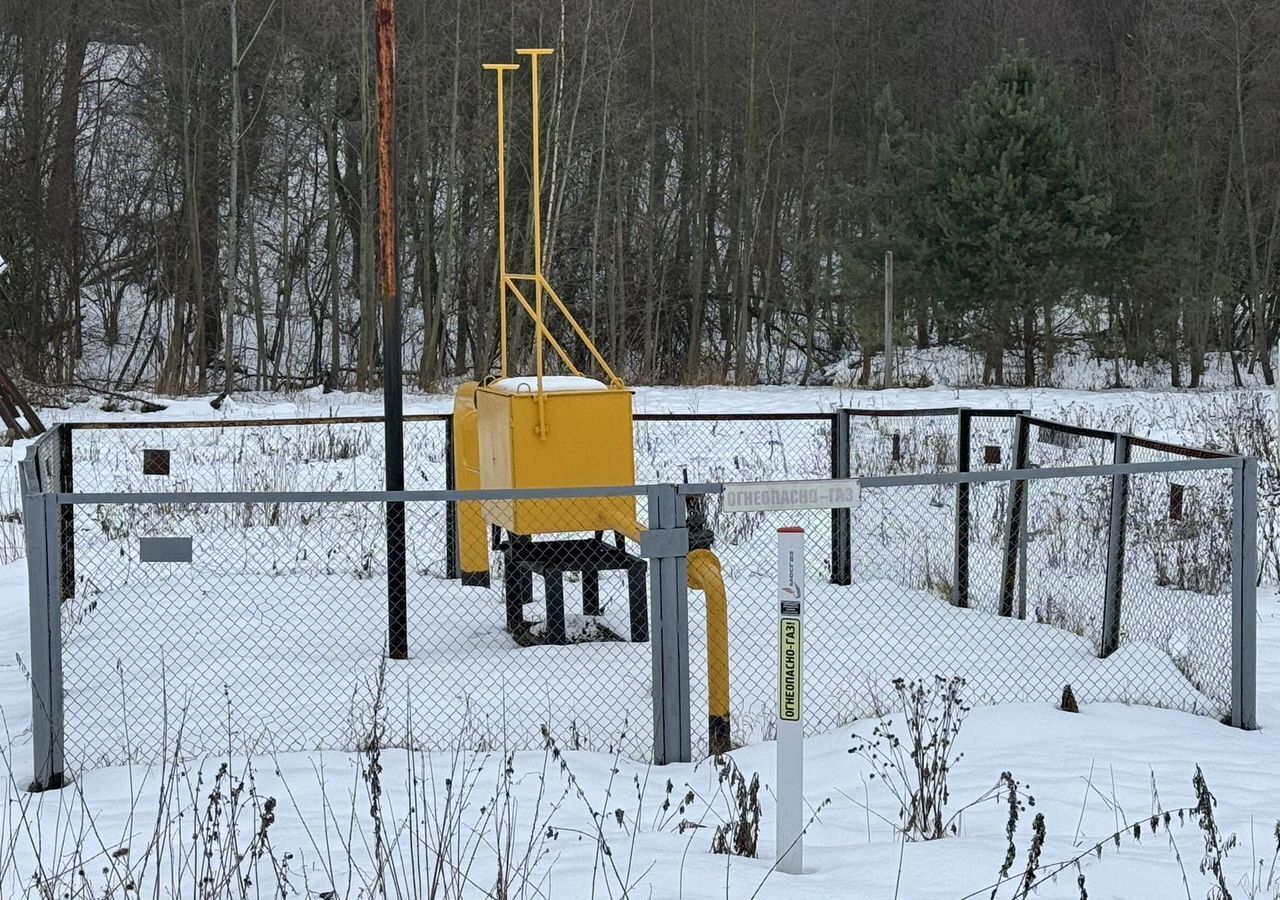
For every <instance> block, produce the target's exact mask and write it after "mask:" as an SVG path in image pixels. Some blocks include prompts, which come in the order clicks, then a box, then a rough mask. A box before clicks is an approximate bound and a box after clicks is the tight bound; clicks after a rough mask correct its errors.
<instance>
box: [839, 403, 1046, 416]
mask: <svg viewBox="0 0 1280 900" xmlns="http://www.w3.org/2000/svg"><path fill="white" fill-rule="evenodd" d="M840 411H841V412H843V413H847V414H848V415H850V416H858V417H859V418H865V419H875V418H886V419H894V418H901V419H909V418H912V417H920V418H925V417H928V416H958V415H960V413H966V414H968V415H969V416H975V417H978V418H991V419H999V418H1007V419H1012V418H1014V417H1015V416H1021V415H1026V412H1027V411H1026V410H1025V409H1021V408H1015V407H1005V406H994V407H983V406H921V407H916V408H907V409H876V408H874V407H865V406H858V407H854V406H843V407H841V408H840Z"/></svg>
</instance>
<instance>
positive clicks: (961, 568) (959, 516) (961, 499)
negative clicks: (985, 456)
mask: <svg viewBox="0 0 1280 900" xmlns="http://www.w3.org/2000/svg"><path fill="white" fill-rule="evenodd" d="M971 419H972V414H971V413H970V412H969V410H967V409H961V410H959V411H958V412H957V414H956V427H957V435H956V471H957V472H968V471H969V464H970V462H969V457H970V443H971V427H972V422H971ZM955 534H956V545H955V563H954V565H953V567H952V579H951V603H952V605H954V606H959V607H961V608H968V606H969V482H967V481H957V482H956V533H955Z"/></svg>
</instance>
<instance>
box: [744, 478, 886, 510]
mask: <svg viewBox="0 0 1280 900" xmlns="http://www.w3.org/2000/svg"><path fill="white" fill-rule="evenodd" d="M861 499H862V498H861V491H860V490H859V486H858V482H857V481H853V480H833V481H752V482H744V483H741V484H726V485H725V486H724V493H723V494H721V496H720V509H721V511H722V512H727V513H737V512H773V511H783V510H792V509H853V508H855V507H857V505H858V504H859V502H861Z"/></svg>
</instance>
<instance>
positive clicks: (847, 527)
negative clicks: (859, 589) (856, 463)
mask: <svg viewBox="0 0 1280 900" xmlns="http://www.w3.org/2000/svg"><path fill="white" fill-rule="evenodd" d="M849 457H850V447H849V410H847V409H844V408H843V407H841V408H840V409H837V410H836V412H835V415H834V417H833V418H832V420H831V477H832V478H833V479H843V478H849V477H850V475H851V467H850V464H849ZM852 523H853V515H852V512H851V511H850V510H849V509H847V508H845V509H833V510H831V583H832V584H841V585H844V584H852V583H853V546H852V540H853V524H852Z"/></svg>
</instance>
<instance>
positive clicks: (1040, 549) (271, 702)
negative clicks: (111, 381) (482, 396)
mask: <svg viewBox="0 0 1280 900" xmlns="http://www.w3.org/2000/svg"><path fill="white" fill-rule="evenodd" d="M872 420H874V421H872ZM886 422H888V423H889V425H887V426H886V425H885V423H886ZM908 423H909V426H910V427H905V426H907V425H908ZM318 427H320V428H321V429H327V428H329V427H330V426H328V425H325V426H318ZM335 427H338V428H340V427H345V426H335ZM356 427H360V428H364V427H367V425H366V423H358V425H357V426H356ZM373 427H376V425H375V426H373ZM431 427H433V428H436V429H438V433H439V435H440V439H439V444H438V445H436V444H432V445H431V448H430V449H429V451H428V453H430V454H437V453H438V455H439V457H440V458H439V460H437V465H438V466H439V467H440V468H445V463H444V461H445V460H447V459H448V458H449V457H448V430H447V429H446V428H445V427H444V426H443V423H441V422H438V421H436V422H433V423H432V425H431ZM1068 430H1069V432H1071V433H1074V432H1080V431H1082V430H1081V429H1075V428H1074V427H1073V426H1071V427H1068ZM1054 431H1056V426H1055V423H1046V422H1043V421H1041V420H1034V419H1031V418H1029V417H1026V416H1022V415H1019V414H1017V412H1016V411H1013V412H1009V413H1006V412H1004V411H997V412H996V413H994V414H990V415H983V414H980V413H977V412H970V411H964V412H960V411H954V410H949V411H942V412H937V413H935V414H932V415H927V416H918V417H904V416H888V415H885V414H884V413H883V412H881V413H879V414H877V415H876V416H861V417H859V416H852V415H849V414H848V412H847V411H841V412H840V413H837V414H833V415H830V416H827V415H825V414H823V415H814V416H808V415H806V416H797V417H791V418H784V419H779V420H777V421H768V420H757V419H754V418H724V417H696V418H690V419H679V420H674V421H665V420H662V419H658V418H653V417H646V418H643V419H639V420H638V421H637V423H636V435H637V439H636V453H637V470H638V478H639V480H642V481H650V480H655V481H656V480H657V479H663V480H665V481H666V482H667V483H662V484H659V483H654V484H650V485H647V486H640V487H617V488H599V489H578V490H576V491H571V490H567V489H558V490H546V491H534V492H528V491H526V492H505V493H504V492H494V491H490V492H480V493H474V492H471V493H465V492H457V491H451V490H444V489H435V488H434V487H433V488H432V489H418V490H410V491H408V492H405V493H401V494H386V493H382V492H379V491H376V490H360V489H356V487H355V486H356V485H357V484H360V483H361V482H359V481H356V480H355V479H354V476H353V478H352V480H349V481H345V482H343V484H342V489H341V490H333V489H331V488H330V487H328V486H327V485H326V484H325V483H324V482H315V481H306V482H305V483H306V484H307V485H308V486H307V487H306V488H303V487H301V486H300V485H301V484H302V483H303V482H298V481H295V482H292V483H289V484H287V485H285V487H287V488H288V489H287V490H282V489H278V488H277V487H267V488H263V487H261V486H256V485H254V486H250V485H246V484H244V483H236V482H234V481H233V482H231V483H230V484H228V483H227V482H208V483H209V484H217V485H218V486H219V490H218V491H211V490H208V489H206V490H198V491H195V492H191V491H190V490H188V489H187V485H185V484H181V483H179V484H169V485H166V487H165V488H164V489H163V490H157V489H156V488H155V487H153V486H151V484H152V483H151V482H146V481H144V482H142V483H141V485H135V484H134V483H133V482H130V481H124V482H121V483H119V484H112V483H110V482H109V481H107V480H105V477H104V476H98V477H103V480H101V481H99V482H96V483H95V487H96V489H92V490H91V489H89V488H86V487H84V486H82V485H81V484H80V483H77V484H76V485H75V489H74V490H71V489H69V486H68V479H67V478H66V470H65V468H62V467H60V463H62V462H63V461H64V460H65V453H66V450H65V448H66V446H67V444H66V440H65V437H63V436H61V435H59V434H58V433H57V431H55V432H53V433H51V434H50V436H49V437H48V438H46V439H42V440H41V441H39V442H37V443H36V444H35V447H34V450H33V453H32V456H31V457H30V458H29V459H28V461H27V462H26V463H24V466H23V470H22V475H23V483H24V513H25V516H24V520H25V524H26V530H27V540H28V548H29V564H30V567H31V569H30V570H31V575H32V578H31V585H32V587H31V601H32V607H31V616H32V637H33V654H32V682H33V695H34V698H35V722H34V723H33V735H34V744H35V747H34V749H35V752H36V759H37V772H38V775H39V773H44V777H43V781H44V783H50V782H51V781H53V780H56V779H55V778H54V773H61V772H62V771H63V770H64V767H67V768H70V769H78V768H83V767H86V766H97V765H104V764H112V763H119V762H122V761H126V760H154V759H157V758H159V757H161V756H163V755H165V754H169V753H173V752H175V751H178V750H180V751H181V752H184V753H188V754H198V753H209V752H223V753H225V752H228V751H229V750H230V751H236V752H254V751H284V750H304V749H323V748H345V749H352V748H358V747H360V746H363V745H366V744H367V743H368V742H369V741H371V740H378V741H382V742H384V743H387V744H391V745H409V746H417V747H424V748H443V747H452V746H456V745H458V744H459V742H462V743H464V744H466V745H468V746H475V747H509V748H520V747H532V746H540V745H541V741H542V734H543V732H544V731H547V732H549V733H551V734H553V735H554V736H555V737H556V738H557V740H558V741H559V742H560V743H561V744H562V745H563V746H568V747H591V748H600V749H608V748H617V749H619V750H621V751H622V752H624V753H626V754H627V755H629V756H634V757H639V758H651V759H654V760H656V761H658V762H666V761H672V760H676V759H687V758H689V757H690V756H691V755H694V754H700V753H703V754H704V753H706V752H707V751H708V750H709V749H711V744H710V738H709V734H708V720H709V716H710V714H711V713H712V712H713V710H711V709H710V708H709V697H710V695H711V694H712V693H713V691H712V687H713V685H712V682H716V689H717V690H719V689H720V688H721V687H723V684H722V683H721V680H720V679H718V676H717V673H719V672H723V671H724V668H725V667H724V663H723V660H722V658H721V657H722V651H721V650H719V649H716V648H717V647H719V646H720V645H719V644H717V643H716V640H718V638H717V639H713V638H712V632H713V631H716V629H717V628H718V627H719V626H718V624H717V622H716V621H715V617H716V616H720V615H724V617H725V618H726V619H727V641H728V674H729V678H728V680H727V681H728V683H727V688H728V691H729V695H730V697H731V700H730V702H729V710H728V711H729V719H730V722H731V725H730V731H729V736H730V738H731V739H732V740H733V741H735V742H746V741H751V740H759V739H762V738H768V737H769V736H770V735H771V729H772V722H773V721H774V716H775V714H776V678H777V671H776V655H775V653H776V651H775V646H774V642H775V641H776V623H775V619H776V616H777V586H776V583H775V580H774V575H775V564H776V531H777V529H778V528H779V527H782V526H802V527H803V528H804V529H805V531H806V533H807V542H808V543H807V546H808V554H807V559H808V567H809V578H808V584H809V595H810V596H809V598H808V606H807V613H806V615H807V617H808V618H807V624H806V648H807V649H806V667H807V676H806V685H807V687H806V710H807V712H806V727H807V728H808V729H809V730H810V731H815V732H819V731H826V730H830V729H831V728H834V727H837V726H840V725H842V724H845V723H847V722H849V721H852V720H854V719H857V718H861V717H865V716H867V715H873V714H876V713H878V712H881V711H882V710H883V709H884V705H885V703H886V702H887V700H888V698H889V696H890V694H891V690H892V682H893V680H894V679H897V678H903V679H907V680H911V679H920V678H932V677H933V676H934V675H941V676H946V677H950V676H960V677H963V678H965V680H966V683H967V688H966V691H967V696H968V698H969V699H970V700H972V701H973V702H979V703H1000V702H1048V701H1054V702H1056V701H1057V700H1059V698H1060V697H1061V695H1062V692H1063V690H1064V688H1065V687H1066V686H1067V685H1070V687H1071V690H1072V691H1073V693H1074V695H1075V697H1076V699H1077V700H1078V702H1080V703H1090V702H1124V703H1144V704H1152V705H1159V706H1168V707H1173V708H1177V709H1183V710H1187V711H1191V712H1196V713H1201V714H1205V715H1210V716H1213V717H1216V718H1221V719H1225V720H1228V721H1231V722H1232V723H1234V724H1237V725H1244V726H1246V727H1247V726H1251V725H1252V724H1253V707H1252V690H1253V688H1252V673H1253V658H1252V653H1253V638H1252V627H1253V622H1252V598H1253V586H1254V580H1253V575H1252V573H1253V571H1254V566H1255V560H1254V556H1253V554H1254V550H1253V547H1254V531H1255V526H1254V519H1253V515H1252V510H1253V509H1254V506H1255V505H1256V504H1255V501H1254V500H1253V499H1252V497H1253V491H1254V490H1255V488H1254V484H1255V482H1256V467H1255V464H1254V462H1253V461H1252V460H1248V459H1242V458H1238V457H1227V456H1220V455H1216V454H1208V453H1203V452H1201V451H1194V450H1188V449H1186V448H1176V447H1170V446H1168V445H1163V444H1158V443H1156V442H1151V441H1142V440H1139V439H1137V438H1130V437H1128V436H1124V435H1111V434H1107V433H1098V434H1076V437H1077V438H1078V439H1079V441H1080V443H1079V444H1078V445H1076V446H1069V442H1067V441H1063V442H1062V444H1058V443H1055V442H1056V441H1059V440H1061V439H1060V438H1056V437H1055V438H1052V439H1048V440H1042V439H1041V437H1040V433H1041V432H1054ZM86 433H87V432H86ZM317 434H318V435H319V434H323V431H321V432H317ZM894 434H897V435H899V436H898V438H896V440H895V439H894V438H893V437H892V435H894ZM316 439H317V440H322V441H323V442H324V444H323V445H324V446H325V447H328V446H331V444H330V441H331V440H333V441H338V442H341V440H343V439H344V435H343V434H342V433H341V432H340V431H339V432H337V433H335V436H334V437H333V438H330V437H329V436H327V435H326V436H323V437H317V438H316ZM250 440H252V439H250V438H247V437H246V442H245V444H244V445H243V446H244V447H246V448H247V447H250V446H257V445H251V444H250V443H249V441H250ZM432 440H435V439H434V438H432ZM75 441H76V445H78V446H79V447H80V448H81V449H79V450H77V451H76V452H77V453H81V452H85V453H87V452H88V451H87V449H86V448H88V447H91V446H92V445H91V444H88V443H86V442H85V439H84V434H82V433H77V434H76V437H75ZM1090 441H1092V442H1096V444H1097V445H1098V449H1095V448H1093V447H1091V445H1090V444H1089V443H1088V442H1090ZM1103 444H1105V445H1106V446H1105V447H1104V446H1102V445H1103ZM895 445H896V446H895ZM101 446H102V447H103V449H102V450H101V451H100V452H104V453H105V452H107V451H106V450H105V445H101ZM272 446H275V445H272ZM682 447H688V448H689V449H688V452H687V453H686V452H682V451H681V448H682ZM855 447H857V448H858V449H857V450H856V452H855ZM992 447H998V448H999V452H998V453H997V452H995V451H991V450H989V448H992ZM147 449H156V448H154V447H148V446H146V445H145V444H141V443H140V444H138V445H137V446H132V447H131V448H128V449H123V450H120V451H119V452H120V453H122V454H128V455H132V454H135V453H136V454H139V455H142V452H143V451H144V450H147ZM170 449H172V447H171V448H170ZM895 450H896V452H895ZM219 452H221V451H219ZM281 452H284V451H281ZM287 452H293V451H287ZM326 453H327V451H326ZM1081 453H1084V454H1089V455H1088V456H1086V457H1079V456H1072V455H1070V454H1081ZM247 455H248V450H245V451H244V452H243V454H242V456H241V458H245V457H247ZM322 455H323V454H322ZM329 455H330V456H332V455H338V456H341V455H342V454H329ZM357 455H358V454H357ZM882 457H883V459H884V463H883V465H880V464H879V463H875V464H874V465H873V461H874V460H879V459H881V458H882ZM193 458H194V457H193ZM219 458H220V459H223V460H226V459H232V458H234V456H231V457H226V456H223V457H219ZM302 458H310V459H314V458H315V455H314V454H310V453H304V454H303V457H300V458H299V460H294V461H292V462H287V463H286V464H284V467H285V468H289V467H299V466H302V465H303V464H302V463H301V461H300V460H301V459H302ZM412 459H413V456H412V454H410V460H411V461H412ZM169 462H170V465H171V466H172V465H173V462H174V460H173V458H172V457H171V458H170V460H169ZM330 462H332V460H331V459H326V460H325V461H323V462H322V463H321V465H322V466H328V465H329V463H330ZM133 463H138V464H139V465H142V464H143V463H142V461H141V460H139V459H137V457H134V458H133V459H131V460H130V465H132V464H133ZM153 463H154V461H153ZM100 465H101V466H103V467H104V468H102V469H100V470H99V471H106V468H107V467H109V466H108V461H106V460H105V459H102V460H100ZM411 465H412V462H411ZM845 466H847V467H848V468H849V469H856V470H857V471H856V473H849V472H845V471H841V469H842V467H845ZM867 469H872V471H871V472H867V471H866V470H867ZM92 471H94V469H93V468H92V467H91V465H90V464H89V463H86V462H85V460H84V458H83V457H79V456H77V458H76V459H75V474H76V479H77V482H78V481H79V479H80V478H81V477H85V478H88V477H90V476H89V475H85V474H83V473H86V472H92ZM437 472H439V475H438V477H439V478H440V481H442V482H444V483H446V484H447V483H448V481H447V479H446V478H445V476H446V475H447V472H442V471H440V470H439V469H437ZM833 472H834V474H836V475H840V476H843V477H848V476H849V475H850V474H854V476H855V478H856V480H857V482H858V484H859V485H860V487H861V500H860V503H859V504H858V505H857V506H856V508H852V509H844V508H840V509H834V510H833V509H830V508H820V509H801V510H793V511H789V512H767V511H759V512H732V513H730V512H726V511H725V510H723V509H722V508H721V503H720V494H721V487H722V484H723V483H726V482H737V481H753V482H762V481H778V480H787V481H794V480H810V479H817V478H830V477H831V475H832V474H833ZM171 473H172V469H171ZM146 477H148V478H150V477H156V478H164V477H169V478H173V477H175V476H174V475H172V474H170V475H169V476H163V475H158V476H146ZM298 477H300V478H301V477H303V476H298ZM305 477H306V478H310V477H311V476H310V475H308V476H305ZM362 477H367V478H370V479H371V478H372V476H371V475H370V476H362ZM685 481H688V482H690V483H689V484H683V483H684V482H685ZM364 483H365V484H367V483H368V482H367V481H366V482H364ZM117 488H124V490H117ZM401 503H402V504H403V507H404V510H405V518H406V523H407V525H406V528H405V534H404V541H403V543H401V542H400V541H399V540H392V541H391V543H390V545H389V543H388V527H387V526H388V510H389V508H391V507H394V506H396V505H397V504H401ZM520 517H523V518H520ZM460 518H461V519H462V520H463V521H464V527H461V528H460V527H459V520H460ZM517 519H519V521H521V522H523V523H524V524H523V525H516V524H513V523H515V522H516V521H517ZM393 521H394V520H393ZM466 522H469V523H470V524H469V525H467V524H466ZM476 523H480V525H479V527H478V528H477V527H476ZM495 526H503V527H495ZM527 534H537V535H541V536H540V537H538V538H536V539H530V538H528V537H523V536H521V535H527ZM392 536H393V537H395V535H394V534H393V535H392ZM708 543H710V549H711V551H712V552H713V553H714V554H715V560H716V565H715V567H714V568H715V569H716V570H717V571H715V573H714V575H713V574H711V569H708V568H707V567H706V565H705V564H706V561H707V558H706V557H705V556H702V557H700V558H699V559H698V560H697V561H696V562H695V557H694V555H693V553H692V552H691V548H706V547H707V546H708ZM461 545H465V547H463V546H461ZM388 546H391V547H393V548H397V547H400V546H403V547H404V551H403V553H404V562H405V567H404V568H405V571H406V574H407V579H406V584H405V588H404V591H403V594H402V595H401V594H400V593H399V592H398V590H397V588H396V585H395V584H394V583H391V584H389V583H388V566H387V553H388ZM464 549H465V550H466V551H469V552H467V555H468V556H469V557H470V558H472V559H475V558H476V553H475V552H470V551H477V550H478V551H479V555H480V557H481V558H483V557H484V556H485V555H486V554H487V556H488V560H489V565H488V569H489V572H488V575H487V577H484V578H481V579H477V578H474V577H472V578H469V579H461V580H459V579H458V578H456V577H455V576H456V575H457V572H456V571H455V570H456V565H454V563H455V562H456V560H457V559H458V555H459V552H460V551H461V550H464ZM397 552H398V551H397ZM699 552H700V553H703V552H705V551H704V550H700V551H699ZM481 565H483V563H482V564H481ZM391 568H392V569H395V568H396V567H391ZM719 577H722V579H723V588H724V595H725V597H726V599H727V603H725V604H724V607H725V609H726V611H725V612H723V613H722V612H721V606H720V605H719V604H718V603H717V602H714V598H713V592H712V591H711V590H710V589H709V588H708V585H712V587H714V585H713V584H712V582H714V581H715V579H716V578H719ZM58 598H60V599H58ZM399 623H404V624H403V625H400V624H399ZM709 623H710V626H711V627H708V625H709ZM398 628H402V629H403V634H404V636H405V637H406V638H407V645H408V653H407V654H406V655H407V658H406V659H399V658H389V657H391V656H397V655H400V654H398V653H397V652H396V650H395V648H396V646H397V641H396V639H395V634H396V630H397V629H398ZM709 642H710V643H711V645H712V648H713V649H712V650H711V651H710V652H709V651H708V645H709ZM389 648H390V650H391V652H390V653H389V652H388V650H389ZM38 780H41V779H40V778H39V777H38Z"/></svg>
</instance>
